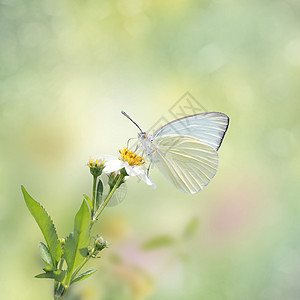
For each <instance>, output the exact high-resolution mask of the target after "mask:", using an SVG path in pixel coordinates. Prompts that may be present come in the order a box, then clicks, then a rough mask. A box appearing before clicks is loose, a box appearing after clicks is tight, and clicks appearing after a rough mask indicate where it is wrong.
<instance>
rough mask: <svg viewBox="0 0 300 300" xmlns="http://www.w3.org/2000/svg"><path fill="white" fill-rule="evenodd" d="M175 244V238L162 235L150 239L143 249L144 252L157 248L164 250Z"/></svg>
mask: <svg viewBox="0 0 300 300" xmlns="http://www.w3.org/2000/svg"><path fill="white" fill-rule="evenodd" d="M174 244H175V240H174V238H173V237H171V236H169V235H161V236H157V237H155V238H152V239H150V240H149V241H147V242H145V243H144V244H143V245H142V249H144V250H152V249H157V248H162V247H166V246H171V245H174Z"/></svg>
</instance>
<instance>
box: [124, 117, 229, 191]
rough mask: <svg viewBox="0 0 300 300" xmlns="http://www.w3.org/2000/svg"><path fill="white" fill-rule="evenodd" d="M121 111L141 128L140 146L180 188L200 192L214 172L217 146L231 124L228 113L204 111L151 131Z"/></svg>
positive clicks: (217, 159)
mask: <svg viewBox="0 0 300 300" xmlns="http://www.w3.org/2000/svg"><path fill="white" fill-rule="evenodd" d="M121 113H122V114H123V115H124V116H126V117H127V118H128V119H129V120H130V121H131V122H133V123H134V124H135V125H136V126H137V127H138V129H139V130H140V131H141V132H140V133H138V144H137V147H138V148H139V149H140V150H141V151H142V152H143V153H145V157H146V158H148V159H149V160H150V162H151V163H152V164H153V165H154V166H155V167H156V168H158V169H159V170H160V172H161V173H162V174H163V175H164V177H165V178H166V179H167V180H168V181H169V182H170V183H171V184H172V185H173V186H175V187H176V188H177V189H178V190H180V191H182V192H185V193H189V194H195V193H198V192H200V191H201V190H202V189H203V188H204V187H205V186H207V185H208V183H209V182H210V181H211V180H212V178H213V177H214V176H215V174H216V172H217V168H218V162H219V157H218V150H219V148H220V146H221V144H222V141H223V139H224V136H225V133H226V131H227V128H228V125H229V117H228V116H227V115H226V114H224V113H220V112H204V113H199V114H194V115H190V116H186V117H183V118H179V119H176V120H174V121H172V122H170V123H167V124H166V125H164V126H162V127H161V128H159V129H158V130H156V131H155V132H154V133H153V135H150V134H149V133H146V132H144V131H143V130H142V129H141V128H140V127H139V126H138V124H137V123H136V122H134V121H133V120H132V119H131V118H130V117H129V115H127V114H126V113H125V112H124V111H122V112H121ZM151 163H150V165H151ZM150 165H149V168H148V172H149V169H150Z"/></svg>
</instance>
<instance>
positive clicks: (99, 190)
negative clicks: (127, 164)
mask: <svg viewBox="0 0 300 300" xmlns="http://www.w3.org/2000/svg"><path fill="white" fill-rule="evenodd" d="M102 194H103V183H102V181H101V180H100V179H99V181H98V185H97V192H96V209H95V211H96V210H97V209H98V208H99V206H100V204H101V202H102Z"/></svg>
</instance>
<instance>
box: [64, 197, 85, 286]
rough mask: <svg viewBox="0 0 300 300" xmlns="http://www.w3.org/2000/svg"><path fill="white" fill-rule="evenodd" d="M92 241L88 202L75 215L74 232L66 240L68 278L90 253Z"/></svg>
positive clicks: (65, 254)
mask: <svg viewBox="0 0 300 300" xmlns="http://www.w3.org/2000/svg"><path fill="white" fill-rule="evenodd" d="M89 241H90V214H89V208H88V206H87V204H86V202H85V201H84V200H83V202H82V205H81V207H80V209H79V211H78V213H77V214H76V216H75V224H74V233H73V232H72V233H71V234H70V235H69V236H68V237H67V239H66V242H65V247H64V250H65V253H64V256H65V259H66V263H67V266H68V280H70V278H71V275H72V273H73V271H74V270H75V269H76V268H77V267H78V266H79V265H80V263H81V262H82V261H83V260H84V258H85V257H86V256H87V254H88V250H87V249H88V246H89Z"/></svg>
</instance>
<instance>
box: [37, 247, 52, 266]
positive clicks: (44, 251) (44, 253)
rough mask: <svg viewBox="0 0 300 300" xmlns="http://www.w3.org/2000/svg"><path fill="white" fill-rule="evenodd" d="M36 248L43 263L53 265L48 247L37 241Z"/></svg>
mask: <svg viewBox="0 0 300 300" xmlns="http://www.w3.org/2000/svg"><path fill="white" fill-rule="evenodd" d="M38 249H39V252H40V256H41V258H42V260H43V261H44V263H45V264H46V265H48V266H50V267H54V266H53V262H52V258H51V254H50V252H49V249H48V247H47V246H46V245H45V244H44V243H42V242H39V245H38Z"/></svg>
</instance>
